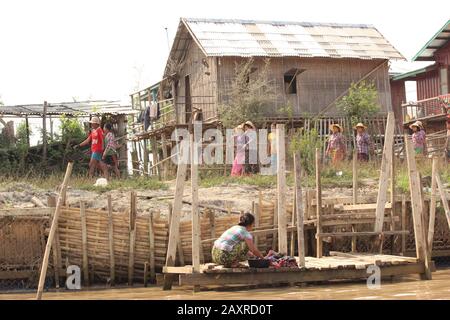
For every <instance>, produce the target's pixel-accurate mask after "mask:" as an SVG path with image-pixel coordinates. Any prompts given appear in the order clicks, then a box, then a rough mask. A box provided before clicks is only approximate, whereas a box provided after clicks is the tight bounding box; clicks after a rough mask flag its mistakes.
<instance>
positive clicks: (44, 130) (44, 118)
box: [42, 101, 47, 163]
mask: <svg viewBox="0 0 450 320" xmlns="http://www.w3.org/2000/svg"><path fill="white" fill-rule="evenodd" d="M42 161H43V162H44V163H46V162H47V101H44V110H43V112H42Z"/></svg>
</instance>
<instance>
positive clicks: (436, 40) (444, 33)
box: [412, 20, 450, 61]
mask: <svg viewBox="0 0 450 320" xmlns="http://www.w3.org/2000/svg"><path fill="white" fill-rule="evenodd" d="M448 41H450V20H448V21H447V22H446V23H445V24H444V26H443V27H442V28H441V29H440V30H439V31H438V32H437V33H436V34H435V35H434V36H433V37H432V38H431V39H430V40H429V41H428V42H427V43H426V44H425V45H424V46H423V48H422V49H420V51H419V52H418V53H417V54H416V55H415V56H414V58H413V59H412V60H413V61H434V53H435V52H436V50H439V49H440V48H441V47H442V46H444V45H445V44H446V43H447V42H448Z"/></svg>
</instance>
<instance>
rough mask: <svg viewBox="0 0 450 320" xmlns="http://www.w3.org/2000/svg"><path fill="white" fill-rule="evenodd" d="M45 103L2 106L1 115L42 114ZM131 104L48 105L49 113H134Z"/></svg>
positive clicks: (100, 102)
mask: <svg viewBox="0 0 450 320" xmlns="http://www.w3.org/2000/svg"><path fill="white" fill-rule="evenodd" d="M43 112H44V105H43V104H27V105H15V106H0V115H17V116H22V115H35V116H42V114H43ZM135 112H136V111H134V110H133V109H132V108H131V106H122V105H120V103H118V102H117V101H104V100H102V101H84V102H61V103H49V104H48V105H47V114H48V115H62V114H68V115H91V114H96V115H100V114H113V115H119V114H133V113H135Z"/></svg>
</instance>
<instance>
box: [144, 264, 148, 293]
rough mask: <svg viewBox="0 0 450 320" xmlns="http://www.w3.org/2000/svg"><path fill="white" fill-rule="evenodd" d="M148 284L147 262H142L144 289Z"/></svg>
mask: <svg viewBox="0 0 450 320" xmlns="http://www.w3.org/2000/svg"><path fill="white" fill-rule="evenodd" d="M147 283H148V262H147V261H145V262H144V287H147Z"/></svg>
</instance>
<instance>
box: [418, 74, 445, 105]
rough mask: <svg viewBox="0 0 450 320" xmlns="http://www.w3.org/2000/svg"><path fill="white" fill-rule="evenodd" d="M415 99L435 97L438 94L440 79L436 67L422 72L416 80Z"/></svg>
mask: <svg viewBox="0 0 450 320" xmlns="http://www.w3.org/2000/svg"><path fill="white" fill-rule="evenodd" d="M416 84H417V100H424V99H428V98H433V97H437V96H438V95H439V94H440V91H441V90H440V79H439V71H438V70H437V69H434V70H431V71H429V72H426V73H424V74H423V75H421V76H420V77H419V78H417V80H416Z"/></svg>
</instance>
